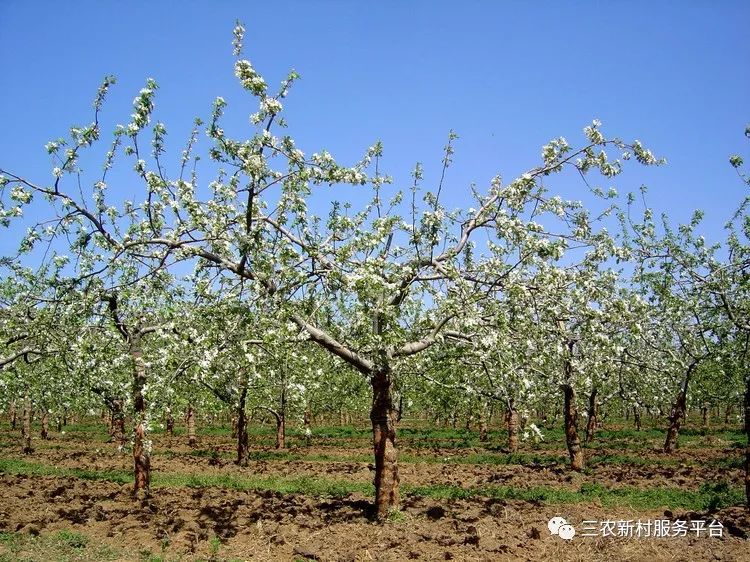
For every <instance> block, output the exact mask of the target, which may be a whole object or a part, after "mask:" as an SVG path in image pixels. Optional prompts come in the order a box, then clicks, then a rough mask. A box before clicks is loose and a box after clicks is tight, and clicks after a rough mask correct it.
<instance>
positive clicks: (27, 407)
mask: <svg viewBox="0 0 750 562" xmlns="http://www.w3.org/2000/svg"><path fill="white" fill-rule="evenodd" d="M21 435H22V436H23V454H24V455H30V454H31V453H33V452H34V449H32V448H31V398H30V397H29V393H28V391H27V392H26V396H25V397H24V401H23V427H22V428H21Z"/></svg>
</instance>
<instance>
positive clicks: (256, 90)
mask: <svg viewBox="0 0 750 562" xmlns="http://www.w3.org/2000/svg"><path fill="white" fill-rule="evenodd" d="M234 74H235V76H237V78H239V80H240V83H241V84H242V87H243V88H245V89H246V90H249V91H250V92H252V93H253V94H255V95H256V96H264V95H265V93H266V88H267V86H266V81H265V80H263V77H262V76H261V75H260V74H258V72H257V71H256V70H255V69H254V68H253V65H252V64H250V61H249V60H244V59H243V60H238V61H237V62H236V63H235V64H234Z"/></svg>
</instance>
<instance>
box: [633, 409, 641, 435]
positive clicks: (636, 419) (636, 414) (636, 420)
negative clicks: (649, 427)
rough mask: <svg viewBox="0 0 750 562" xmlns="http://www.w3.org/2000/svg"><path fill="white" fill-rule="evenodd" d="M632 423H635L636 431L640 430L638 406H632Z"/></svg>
mask: <svg viewBox="0 0 750 562" xmlns="http://www.w3.org/2000/svg"><path fill="white" fill-rule="evenodd" d="M633 423H635V429H636V431H640V430H641V410H640V409H639V408H638V406H633Z"/></svg>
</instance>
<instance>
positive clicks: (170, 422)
mask: <svg viewBox="0 0 750 562" xmlns="http://www.w3.org/2000/svg"><path fill="white" fill-rule="evenodd" d="M165 425H166V430H167V435H169V436H170V437H174V415H172V410H171V409H169V410H167V419H166V420H165Z"/></svg>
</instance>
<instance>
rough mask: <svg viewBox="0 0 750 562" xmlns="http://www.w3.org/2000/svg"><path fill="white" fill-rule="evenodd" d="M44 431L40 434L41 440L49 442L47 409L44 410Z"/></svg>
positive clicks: (42, 422)
mask: <svg viewBox="0 0 750 562" xmlns="http://www.w3.org/2000/svg"><path fill="white" fill-rule="evenodd" d="M41 424H42V431H41V433H40V436H41V438H42V439H43V440H44V441H47V440H48V439H49V438H50V437H49V410H48V409H47V408H42V421H41Z"/></svg>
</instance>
